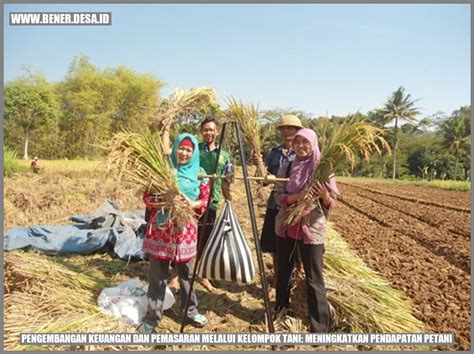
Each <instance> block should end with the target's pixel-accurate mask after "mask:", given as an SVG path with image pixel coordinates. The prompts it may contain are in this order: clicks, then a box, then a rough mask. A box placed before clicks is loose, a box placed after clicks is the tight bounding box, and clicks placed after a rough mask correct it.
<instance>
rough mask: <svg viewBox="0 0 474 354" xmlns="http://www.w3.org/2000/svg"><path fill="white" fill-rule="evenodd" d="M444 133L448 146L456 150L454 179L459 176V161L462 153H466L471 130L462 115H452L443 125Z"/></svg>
mask: <svg viewBox="0 0 474 354" xmlns="http://www.w3.org/2000/svg"><path fill="white" fill-rule="evenodd" d="M442 128H443V133H444V138H445V141H446V144H447V145H448V148H449V149H450V150H452V151H453V152H454V157H455V162H454V179H455V180H456V179H457V177H458V162H459V157H460V154H464V153H466V152H467V151H466V150H468V149H467V148H468V146H467V145H468V144H469V141H470V139H471V135H470V131H468V130H467V129H466V125H465V124H464V120H463V119H462V118H461V117H452V118H450V119H448V120H446V121H445V122H444V123H443V125H442Z"/></svg>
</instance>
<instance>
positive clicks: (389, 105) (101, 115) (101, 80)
mask: <svg viewBox="0 0 474 354" xmlns="http://www.w3.org/2000/svg"><path fill="white" fill-rule="evenodd" d="M164 84H165V83H164V82H163V81H161V80H159V79H158V78H157V77H155V76H154V75H151V74H139V73H137V72H135V71H134V70H132V69H130V68H126V67H124V66H119V67H116V68H106V69H103V70H100V69H98V68H97V67H96V66H94V65H93V64H92V63H91V62H90V60H89V58H88V57H86V56H78V57H76V58H74V59H73V61H72V63H71V65H70V67H69V70H68V72H67V74H66V77H65V79H64V80H63V81H60V82H56V83H52V82H49V81H48V80H47V79H46V78H45V77H44V76H43V75H41V74H39V73H34V72H31V71H26V72H25V73H24V74H23V75H22V76H20V77H17V78H16V79H14V80H12V81H9V82H7V83H6V84H5V89H4V132H5V147H6V148H8V149H9V150H13V151H16V152H17V153H18V154H21V155H22V156H23V158H25V159H27V158H29V156H32V155H35V156H39V157H40V158H43V159H59V158H69V159H73V158H89V159H96V158H102V157H103V154H104V152H103V150H102V148H101V146H102V145H103V143H104V142H105V141H107V140H108V139H110V138H111V137H112V136H113V135H114V134H115V133H116V132H118V131H120V130H122V129H128V130H130V131H140V130H141V129H142V128H144V127H148V128H151V129H152V130H153V129H154V128H155V124H154V115H155V114H156V112H157V109H158V107H159V105H161V104H166V98H163V97H161V96H160V90H161V89H162V88H163V86H164ZM417 102H418V100H416V99H413V98H412V97H411V95H410V94H408V93H406V92H405V89H404V88H403V87H400V88H398V89H397V90H395V91H394V92H393V93H392V94H391V95H390V96H388V98H387V101H386V103H385V104H384V105H383V106H382V107H379V108H375V109H373V110H371V111H370V112H368V113H367V114H363V113H359V112H357V113H355V115H358V116H360V117H361V118H364V119H366V120H367V121H369V122H371V124H373V125H375V126H378V127H381V128H384V129H385V130H386V140H387V141H388V142H389V143H390V145H391V148H392V153H391V154H389V153H388V152H385V153H384V154H382V155H381V156H378V155H374V156H373V157H372V158H371V159H370V162H367V161H365V160H363V159H362V158H360V159H359V161H358V163H357V164H356V165H355V168H354V169H353V170H352V171H337V172H338V173H339V174H351V175H353V176H368V177H381V178H386V177H394V178H400V177H401V178H415V177H421V178H428V179H469V178H470V167H471V166H470V145H471V141H470V135H471V107H470V106H464V107H460V108H459V109H457V110H455V111H453V112H451V113H450V114H445V113H441V112H439V113H437V114H435V115H432V116H429V117H421V116H420V113H419V110H418V108H417V107H416V105H417ZM220 113H222V109H221V107H220V106H219V104H217V103H213V104H211V105H210V106H209V107H208V109H205V110H203V111H202V112H199V113H196V114H193V115H190V116H183V117H179V118H178V120H177V122H176V124H175V125H174V127H173V130H172V136H173V135H176V134H177V132H178V131H186V132H189V133H195V134H198V133H199V121H200V120H201V119H202V118H203V116H204V115H209V114H212V115H216V116H219V115H220ZM286 113H293V114H296V115H297V116H299V117H300V118H301V120H302V122H303V124H304V126H306V127H309V128H312V129H315V130H316V131H318V130H319V129H320V126H321V124H322V123H323V122H324V121H328V120H329V121H330V122H331V124H337V123H338V122H341V121H343V120H344V119H347V118H348V117H349V115H348V116H334V115H333V116H331V117H323V116H314V115H312V114H310V113H307V112H304V111H298V110H293V109H278V108H276V109H270V110H266V111H261V112H259V121H260V122H261V136H260V139H261V142H262V147H263V150H264V151H266V152H268V151H270V149H271V148H272V147H274V146H276V145H278V142H279V138H278V135H277V131H276V129H275V125H276V122H277V121H278V120H279V119H280V118H281V116H282V115H283V114H286ZM353 115H354V114H353ZM353 115H351V116H353ZM227 140H228V144H227V145H228V148H229V149H231V150H235V151H232V152H233V156H235V158H236V159H237V160H238V153H237V146H236V144H232V141H234V142H235V137H234V139H227ZM247 153H249V151H248V152H247ZM246 156H249V155H248V154H247V155H246Z"/></svg>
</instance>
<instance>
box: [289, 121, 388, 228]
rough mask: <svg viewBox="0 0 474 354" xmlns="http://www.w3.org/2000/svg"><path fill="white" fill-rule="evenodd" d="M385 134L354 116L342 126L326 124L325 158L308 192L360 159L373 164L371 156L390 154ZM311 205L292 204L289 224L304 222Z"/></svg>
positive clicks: (322, 139)
mask: <svg viewBox="0 0 474 354" xmlns="http://www.w3.org/2000/svg"><path fill="white" fill-rule="evenodd" d="M383 136H384V130H383V129H380V128H377V127H375V126H373V125H371V124H370V123H367V122H366V121H365V120H364V119H361V118H360V117H358V116H356V115H355V116H352V117H350V118H349V119H347V120H345V121H343V122H342V123H340V124H330V123H329V121H326V122H325V123H323V125H322V128H321V132H320V134H319V142H320V146H321V158H320V160H319V163H318V165H317V167H316V168H315V169H314V171H313V173H312V175H311V182H310V184H309V186H308V188H307V191H309V190H311V188H312V187H313V186H314V185H315V184H316V183H317V182H319V183H321V184H322V185H324V184H325V183H326V182H327V180H328V178H329V177H330V176H331V175H332V174H333V173H334V171H335V170H336V169H340V168H347V167H349V168H353V167H354V165H355V163H356V156H357V154H360V156H362V158H364V159H366V160H367V161H368V160H369V158H370V156H371V155H372V154H373V153H374V152H377V153H378V154H379V155H380V154H382V151H383V150H386V151H388V152H390V146H389V144H388V143H387V141H386V140H385V138H384V137H383ZM306 208H307V205H306V203H305V202H304V201H301V202H297V203H295V204H292V205H291V206H290V207H289V208H288V212H287V214H286V217H285V222H286V223H287V224H288V225H295V224H296V223H298V222H299V221H300V220H301V217H302V215H303V214H304V211H305V209H306Z"/></svg>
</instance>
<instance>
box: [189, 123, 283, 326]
mask: <svg viewBox="0 0 474 354" xmlns="http://www.w3.org/2000/svg"><path fill="white" fill-rule="evenodd" d="M227 124H233V125H234V126H235V129H236V132H237V140H238V142H239V153H240V159H241V161H242V170H243V175H244V183H245V192H246V194H247V204H248V207H249V213H250V220H251V222H252V232H253V238H254V241H255V249H256V251H257V260H258V268H259V271H260V279H261V281H262V290H263V300H264V303H265V314H266V316H267V324H268V330H269V332H270V333H275V328H274V326H273V321H272V316H271V311H270V300H269V299H268V286H267V278H266V276H265V265H264V264H263V257H262V250H261V248H260V242H259V239H258V231H257V222H256V219H255V211H254V209H253V204H252V191H251V189H250V182H249V178H248V172H247V165H246V163H245V155H244V145H243V142H242V131H241V129H240V125H239V123H238V122H225V123H224V124H223V125H222V131H221V136H220V139H219V147H218V148H217V149H218V150H217V156H216V161H215V163H214V170H213V174H216V172H217V167H218V163H219V157H220V153H221V149H222V142H223V141H224V135H225V128H226V125H227ZM213 182H214V181H213V179H210V182H209V183H210V189H211V193H209V198H208V200H207V208H206V211H205V213H204V217H203V227H201V234H200V235H199V240H202V239H203V237H204V232H205V231H206V227H205V225H207V221H208V217H209V210H210V205H211V198H212V187H213ZM207 241H209V240H207ZM198 242H199V241H198ZM199 246H201V245H199ZM201 247H202V249H204V247H205V244H204V245H202V246H201ZM200 260H201V257H199V258H198V257H196V262H195V264H194V270H193V277H192V279H191V285H190V289H189V294H188V297H187V299H186V305H185V306H184V310H183V318H182V320H181V328H180V333H183V331H184V327H185V325H186V320H187V311H188V307H189V301H190V298H191V293H192V291H193V288H194V281H195V279H196V274H197V269H198V267H199V262H200Z"/></svg>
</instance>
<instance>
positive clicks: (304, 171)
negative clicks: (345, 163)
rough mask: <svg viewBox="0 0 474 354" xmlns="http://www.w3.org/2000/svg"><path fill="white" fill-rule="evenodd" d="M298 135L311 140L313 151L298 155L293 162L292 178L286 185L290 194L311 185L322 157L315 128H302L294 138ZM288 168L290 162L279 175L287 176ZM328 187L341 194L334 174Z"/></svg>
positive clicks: (329, 180) (327, 184)
mask: <svg viewBox="0 0 474 354" xmlns="http://www.w3.org/2000/svg"><path fill="white" fill-rule="evenodd" d="M297 136H301V137H303V138H305V139H306V140H308V141H309V143H310V144H311V150H312V153H311V154H310V155H309V156H307V157H305V158H299V157H297V156H296V157H295V160H294V161H293V162H292V164H291V172H290V180H289V181H288V182H287V183H286V185H285V189H286V192H287V193H289V194H296V193H299V192H301V191H302V190H303V189H305V188H306V187H307V186H308V185H309V183H310V178H311V175H312V173H313V171H314V169H315V168H316V167H317V166H318V163H319V160H320V159H321V152H320V151H319V146H318V137H317V135H316V133H315V132H314V131H313V130H311V129H308V128H303V129H300V130H299V131H298V132H297V133H296V135H295V138H294V139H296V137H297ZM293 141H294V140H293ZM287 168H288V164H285V165H283V166H282V168H280V170H279V171H278V177H286V169H287ZM326 188H327V189H328V190H329V192H332V193H334V194H335V195H339V194H340V192H339V189H338V188H337V186H336V180H335V179H334V175H331V176H330V177H329V179H328V181H327V182H326Z"/></svg>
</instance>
